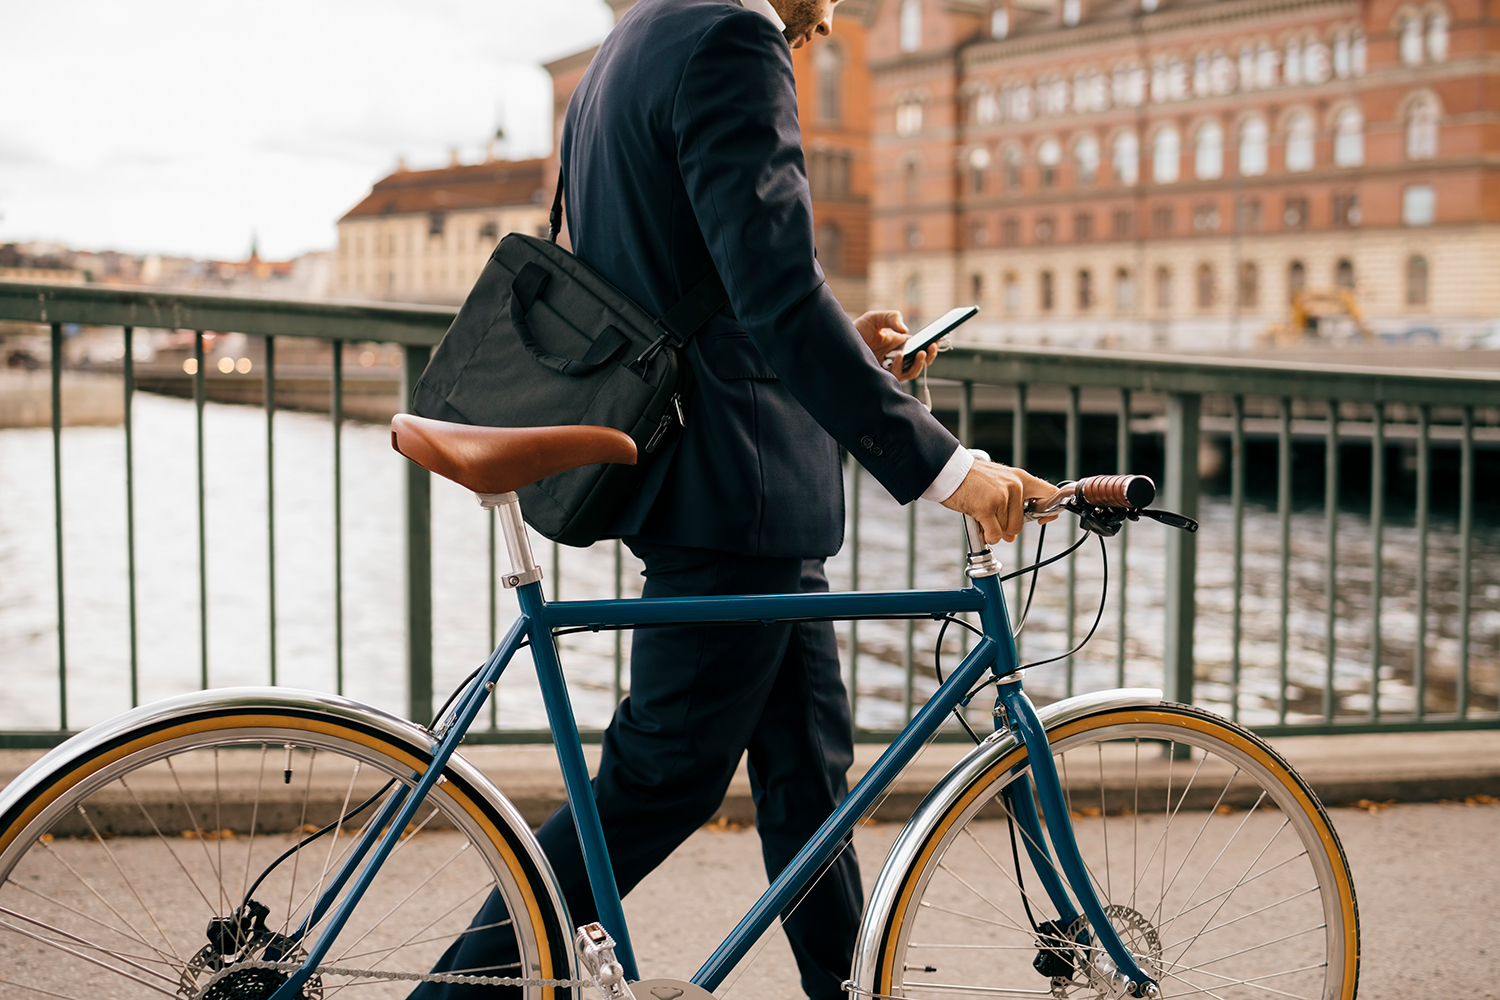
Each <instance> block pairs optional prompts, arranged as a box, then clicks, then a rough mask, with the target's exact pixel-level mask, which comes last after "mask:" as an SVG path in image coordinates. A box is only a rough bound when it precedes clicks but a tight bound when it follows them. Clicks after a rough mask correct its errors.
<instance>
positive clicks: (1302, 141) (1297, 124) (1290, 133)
mask: <svg viewBox="0 0 1500 1000" xmlns="http://www.w3.org/2000/svg"><path fill="white" fill-rule="evenodd" d="M1286 168H1287V170H1288V171H1291V172H1298V171H1303V170H1311V169H1312V168H1313V119H1312V115H1310V114H1308V113H1307V112H1306V111H1298V112H1296V113H1295V114H1293V115H1292V117H1291V118H1290V119H1288V121H1287V123H1286Z"/></svg>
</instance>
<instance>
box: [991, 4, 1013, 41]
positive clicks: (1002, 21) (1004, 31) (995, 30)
mask: <svg viewBox="0 0 1500 1000" xmlns="http://www.w3.org/2000/svg"><path fill="white" fill-rule="evenodd" d="M1008 34H1010V10H1009V9H1008V8H1007V7H1006V6H1005V5H1004V4H1000V5H999V6H997V7H996V8H995V9H994V10H993V11H991V12H990V37H991V38H1004V37H1005V36H1006V35H1008Z"/></svg>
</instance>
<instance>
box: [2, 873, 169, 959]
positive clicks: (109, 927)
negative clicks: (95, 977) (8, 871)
mask: <svg viewBox="0 0 1500 1000" xmlns="http://www.w3.org/2000/svg"><path fill="white" fill-rule="evenodd" d="M5 884H6V885H11V886H15V887H16V888H17V889H20V890H22V891H23V892H27V893H30V894H31V895H33V896H35V897H37V898H38V899H41V900H44V901H45V902H47V903H48V904H50V905H52V906H55V907H57V908H58V909H60V910H67V911H68V912H69V913H71V914H73V916H75V917H77V918H78V919H80V920H82V921H84V922H86V923H90V924H94V925H96V926H98V927H99V928H101V929H102V930H106V931H108V932H110V933H111V934H116V935H119V936H120V937H122V938H124V939H125V940H127V941H133V942H135V943H137V944H144V942H142V941H141V940H140V939H139V938H135V937H132V936H131V935H129V934H126V933H125V932H124V931H122V930H120V929H119V928H117V927H115V926H114V925H113V924H107V923H105V922H104V921H102V920H100V919H99V918H98V917H95V916H91V915H89V914H87V913H84V912H83V911H82V910H80V909H78V908H77V907H74V906H69V905H68V904H67V903H64V902H63V901H62V900H60V899H55V898H53V897H52V896H48V895H47V894H46V893H44V892H40V891H38V890H36V889H33V888H32V887H31V886H29V885H22V884H21V883H20V882H17V881H15V880H14V879H9V878H8V879H6V880H5ZM17 916H18V917H19V916H22V915H21V914H17ZM22 919H31V918H29V917H22ZM145 947H147V948H151V950H152V951H153V952H154V953H155V954H156V956H157V958H156V959H155V961H158V962H161V963H162V964H163V965H173V964H180V963H178V962H177V960H175V959H173V960H172V961H168V959H167V955H166V954H165V953H164V952H162V951H161V950H160V949H157V948H152V947H151V945H149V944H145Z"/></svg>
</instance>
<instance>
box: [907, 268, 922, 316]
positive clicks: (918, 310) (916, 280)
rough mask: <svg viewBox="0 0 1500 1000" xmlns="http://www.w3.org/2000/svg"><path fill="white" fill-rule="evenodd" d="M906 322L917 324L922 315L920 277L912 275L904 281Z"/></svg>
mask: <svg viewBox="0 0 1500 1000" xmlns="http://www.w3.org/2000/svg"><path fill="white" fill-rule="evenodd" d="M905 297H906V321H907V322H908V323H915V322H917V318H918V317H919V316H921V314H922V276H921V275H920V274H914V275H912V276H911V277H909V278H907V279H906V295H905Z"/></svg>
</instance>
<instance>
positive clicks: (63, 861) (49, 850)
mask: <svg viewBox="0 0 1500 1000" xmlns="http://www.w3.org/2000/svg"><path fill="white" fill-rule="evenodd" d="M42 848H43V850H44V852H45V853H46V855H47V856H48V857H50V858H52V859H53V860H55V861H56V862H57V863H58V864H60V865H62V866H63V868H65V869H67V871H68V872H69V874H71V875H72V876H73V877H74V878H75V879H77V880H78V882H79V884H80V885H82V886H83V887H84V888H85V889H87V890H88V891H89V893H90V894H91V895H92V896H93V897H94V898H95V899H97V900H98V901H99V902H100V903H101V904H103V906H104V908H105V909H106V910H108V911H109V912H110V913H112V914H114V916H115V919H116V920H118V921H119V922H120V923H121V924H122V925H123V926H124V927H126V928H128V929H129V930H130V936H131V937H133V938H135V940H136V941H138V942H139V943H140V944H142V945H144V946H145V947H147V948H149V949H151V950H152V951H154V952H156V953H157V954H158V955H160V956H162V957H163V958H167V957H171V958H173V959H174V960H176V961H181V960H182V959H181V956H179V955H178V954H177V953H176V949H172V953H171V955H170V956H169V955H168V953H167V952H164V951H162V950H161V949H160V948H158V947H156V946H155V945H154V944H151V943H150V942H149V941H147V940H146V939H145V938H144V937H143V936H141V932H140V931H138V930H136V929H135V924H133V923H132V922H130V921H129V920H127V919H125V915H124V914H123V913H121V912H120V911H119V910H117V909H115V907H114V904H113V903H111V902H110V901H109V900H107V899H105V898H104V894H103V893H101V892H100V891H99V890H98V888H97V887H95V885H94V883H93V882H91V881H89V880H88V879H86V878H84V877H83V875H82V873H80V872H79V871H78V869H76V868H74V867H73V866H72V865H71V864H69V863H68V860H67V858H64V857H63V856H62V854H61V853H60V852H58V851H56V850H54V849H53V847H52V845H51V844H48V843H46V842H45V841H44V842H42ZM167 947H168V948H169V949H170V948H172V942H171V941H167Z"/></svg>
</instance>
